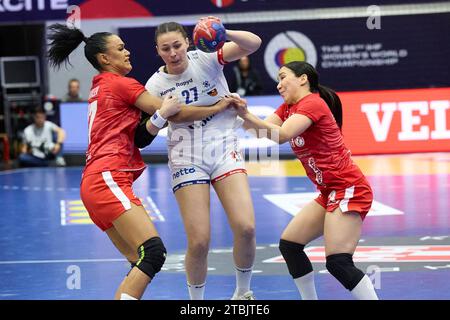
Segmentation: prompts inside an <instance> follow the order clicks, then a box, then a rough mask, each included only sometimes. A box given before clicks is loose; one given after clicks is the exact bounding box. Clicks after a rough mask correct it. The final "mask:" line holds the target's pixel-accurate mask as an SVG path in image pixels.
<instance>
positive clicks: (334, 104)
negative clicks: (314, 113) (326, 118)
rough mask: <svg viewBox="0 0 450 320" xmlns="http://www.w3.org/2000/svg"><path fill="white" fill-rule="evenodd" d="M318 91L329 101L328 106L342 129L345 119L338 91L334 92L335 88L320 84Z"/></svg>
mask: <svg viewBox="0 0 450 320" xmlns="http://www.w3.org/2000/svg"><path fill="white" fill-rule="evenodd" d="M317 91H318V92H319V95H320V97H321V98H322V99H323V100H325V102H326V103H327V105H328V108H330V110H331V113H332V114H333V116H334V119H335V120H336V123H337V124H338V127H339V129H342V120H343V119H342V103H341V99H339V96H338V95H337V94H336V92H334V90H332V89H330V88H327V87H325V86H322V85H320V84H319V85H318V86H317Z"/></svg>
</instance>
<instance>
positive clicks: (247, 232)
mask: <svg viewBox="0 0 450 320" xmlns="http://www.w3.org/2000/svg"><path fill="white" fill-rule="evenodd" d="M238 235H239V237H240V238H242V239H245V240H248V241H250V240H253V239H254V238H255V225H254V224H245V225H242V226H240V227H239V233H238Z"/></svg>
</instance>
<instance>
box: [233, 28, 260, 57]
mask: <svg viewBox="0 0 450 320" xmlns="http://www.w3.org/2000/svg"><path fill="white" fill-rule="evenodd" d="M227 39H228V40H230V41H233V42H234V43H236V44H237V45H238V46H239V47H240V48H241V49H243V50H245V51H248V52H249V54H250V53H253V52H255V51H256V50H258V48H259V46H260V45H261V42H262V40H261V38H260V37H258V36H257V35H256V34H254V33H252V32H248V31H241V30H227Z"/></svg>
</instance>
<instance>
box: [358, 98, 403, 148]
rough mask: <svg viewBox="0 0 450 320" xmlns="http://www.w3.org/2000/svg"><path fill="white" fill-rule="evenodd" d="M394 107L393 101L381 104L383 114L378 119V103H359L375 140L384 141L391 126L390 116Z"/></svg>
mask: <svg viewBox="0 0 450 320" xmlns="http://www.w3.org/2000/svg"><path fill="white" fill-rule="evenodd" d="M396 109H397V107H396V104H395V103H383V104H381V111H382V112H383V116H382V118H381V121H380V120H379V118H378V112H379V111H380V104H379V103H364V104H362V105H361V111H362V112H364V113H365V114H366V116H367V119H368V120H369V123H370V128H371V129H372V132H373V135H374V137H375V141H386V138H387V135H388V132H389V128H390V127H391V122H392V116H393V115H394V112H395V110H396Z"/></svg>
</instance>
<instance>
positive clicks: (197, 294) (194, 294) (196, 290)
mask: <svg viewBox="0 0 450 320" xmlns="http://www.w3.org/2000/svg"><path fill="white" fill-rule="evenodd" d="M205 285H206V282H205V283H202V284H189V283H188V284H187V286H188V289H189V297H190V298H191V300H204V297H203V296H204V294H205Z"/></svg>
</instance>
